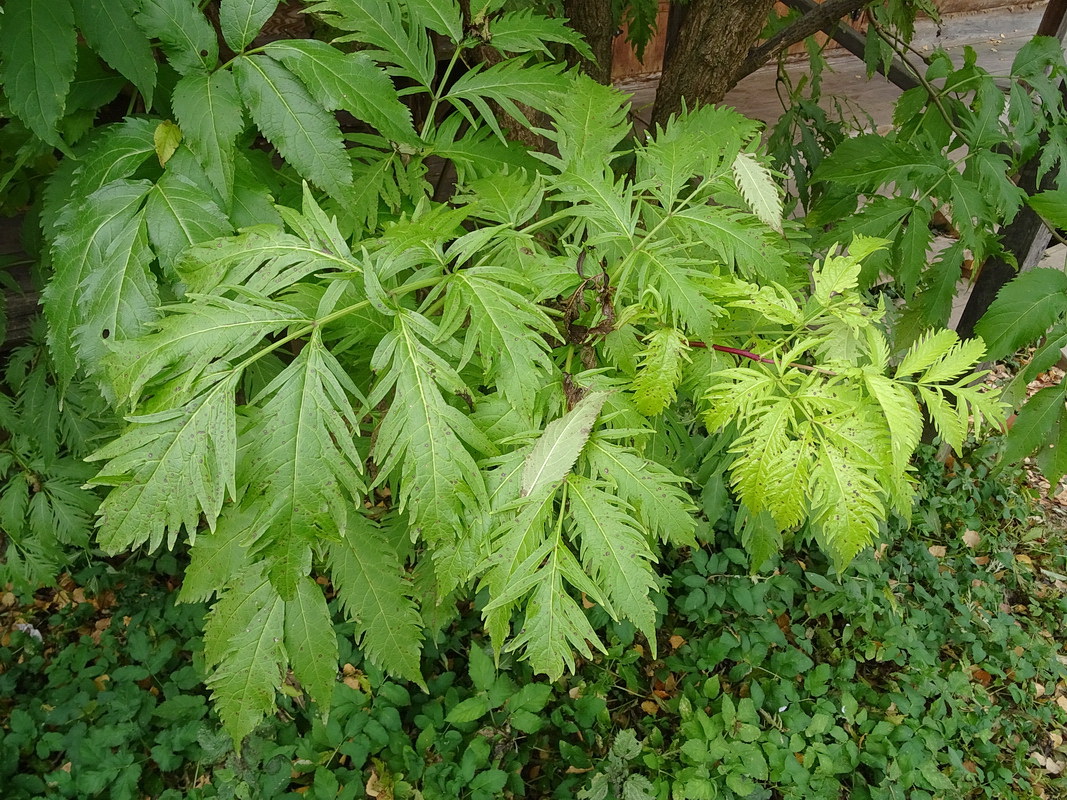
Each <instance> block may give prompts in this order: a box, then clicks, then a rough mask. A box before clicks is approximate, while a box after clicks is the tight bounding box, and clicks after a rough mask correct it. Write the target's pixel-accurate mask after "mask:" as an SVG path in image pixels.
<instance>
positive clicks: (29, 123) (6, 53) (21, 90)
mask: <svg viewBox="0 0 1067 800" xmlns="http://www.w3.org/2000/svg"><path fill="white" fill-rule="evenodd" d="M4 12H5V13H4V24H3V25H2V26H0V64H2V66H0V84H2V85H3V87H4V95H5V97H6V99H7V101H8V103H9V104H10V108H11V111H12V112H13V113H14V115H15V116H17V117H18V118H19V119H21V120H22V121H23V122H25V123H26V127H28V128H29V129H30V130H31V131H33V132H34V133H35V134H37V136H39V137H40V138H41V139H43V140H44V141H46V142H48V143H49V144H51V145H53V146H55V147H62V146H63V142H62V140H61V139H60V137H59V134H58V133H57V132H56V125H57V123H58V122H59V120H60V118H61V117H62V116H63V112H64V110H65V106H66V99H67V91H68V90H69V89H70V84H71V81H72V80H74V67H75V62H76V60H77V52H76V45H77V32H76V31H75V29H74V12H73V10H72V9H71V6H70V2H69V0H9V2H7V3H5V4H4Z"/></svg>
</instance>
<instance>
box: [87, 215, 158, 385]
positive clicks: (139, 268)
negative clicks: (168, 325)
mask: <svg viewBox="0 0 1067 800" xmlns="http://www.w3.org/2000/svg"><path fill="white" fill-rule="evenodd" d="M154 258H155V256H154V255H153V254H152V250H151V248H149V246H148V228H147V226H146V225H145V221H144V212H143V211H140V212H138V213H137V214H136V215H135V216H134V217H133V219H131V220H130V221H129V222H128V223H127V224H126V227H125V228H123V229H122V230H121V231H119V232H118V233H117V234H116V235H115V238H114V239H112V241H111V244H110V246H109V247H108V249H107V250H106V251H104V256H103V259H102V260H101V262H100V263H99V264H98V265H96V267H95V268H94V269H92V270H90V271H89V273H88V275H86V277H85V280H84V281H83V282H82V285H81V287H80V290H81V296H80V297H79V300H78V304H79V305H80V307H81V312H82V317H83V319H82V322H81V324H80V325H79V326H78V328H77V330H75V332H74V335H75V338H76V339H77V342H78V355H79V358H80V359H81V361H82V363H84V364H87V365H89V369H90V370H93V369H97V368H99V364H100V361H101V360H102V359H103V357H104V356H105V355H106V354H107V352H108V347H107V343H108V342H112V341H122V340H125V339H133V338H135V337H137V336H140V335H142V334H143V333H146V332H147V330H148V328H149V325H150V324H151V323H152V322H153V321H155V319H156V318H157V317H158V316H159V312H158V311H157V310H156V306H158V305H159V291H158V287H157V286H156V279H155V276H154V275H153V274H152V271H151V269H150V268H149V266H150V264H151V263H152V261H153V260H154Z"/></svg>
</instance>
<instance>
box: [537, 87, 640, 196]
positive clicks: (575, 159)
mask: <svg viewBox="0 0 1067 800" xmlns="http://www.w3.org/2000/svg"><path fill="white" fill-rule="evenodd" d="M628 108H629V107H628V105H627V104H626V102H625V100H624V96H623V95H622V94H621V93H620V92H619V91H618V90H616V89H614V88H612V87H610V86H604V85H603V84H600V83H597V82H596V81H595V80H593V79H592V78H590V77H588V76H585V75H580V76H577V77H575V78H574V79H573V82H572V84H571V85H570V87H568V89H567V91H565V92H563V93H561V94H559V95H557V96H556V98H555V101H554V103H553V105H552V108H551V109H550V110H549V115H550V116H551V117H552V121H553V122H554V129H553V130H549V131H544V135H545V136H546V137H547V138H549V139H550V140H552V141H553V142H555V143H556V147H557V149H558V151H559V157H558V158H556V157H555V156H550V155H547V154H538V158H541V159H542V160H544V161H546V162H547V163H549V164H551V165H553V166H556V167H557V168H558V169H559V170H560V171H561V172H562V171H563V170H565V169H570V170H571V171H573V172H575V173H577V174H582V173H586V174H589V173H591V174H594V175H596V174H599V173H600V172H601V171H603V170H604V169H605V168H606V166H608V165H610V164H611V161H612V159H613V158H614V156H615V155H617V154H616V152H615V150H616V147H618V145H619V143H620V142H622V140H623V139H625V138H626V137H627V136H628V135H629V133H630V129H631V125H630V120H629V117H628V113H629V112H628Z"/></svg>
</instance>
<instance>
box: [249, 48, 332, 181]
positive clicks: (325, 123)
mask: <svg viewBox="0 0 1067 800" xmlns="http://www.w3.org/2000/svg"><path fill="white" fill-rule="evenodd" d="M233 71H234V74H235V75H236V76H237V85H238V87H239V89H240V92H241V99H242V100H243V101H244V104H245V106H246V107H247V108H248V113H249V114H251V115H252V119H253V120H254V121H255V123H256V126H257V127H258V128H259V129H260V130H261V131H262V132H263V135H264V136H266V137H267V140H268V141H269V142H270V143H271V144H273V145H274V146H275V147H277V148H278V152H279V153H281V155H282V158H284V159H285V160H286V161H288V162H289V163H290V164H292V165H293V167H294V168H296V171H297V172H299V173H300V174H301V175H302V176H303V177H305V178H307V179H308V180H309V181H311V182H313V183H314V184H316V185H317V186H321V187H322V188H323V189H325V190H326V191H327V192H329V193H330V194H331V195H332V196H334V197H335V198H337V199H341V198H343V196H344V189H345V187H348V186H351V185H352V166H351V162H350V161H349V160H348V157H347V155H346V154H345V147H344V142H343V141H342V140H341V131H340V128H338V126H337V120H335V119H334V118H333V116H332V115H331V114H330V113H329V112H328V111H326V109H324V108H323V107H322V105H321V104H319V103H317V102H316V101H315V100H314V98H312V96H311V95H310V94H309V93H308V90H307V89H306V88H304V85H303V84H302V83H301V82H300V81H299V80H298V79H297V77H296V76H295V75H293V73H292V72H290V71H289V70H288V69H286V68H285V67H283V66H282V65H281V64H279V63H278V62H277V61H275V60H274V59H273V58H270V57H268V56H263V55H254V56H241V57H240V58H238V59H236V60H235V61H234V64H233Z"/></svg>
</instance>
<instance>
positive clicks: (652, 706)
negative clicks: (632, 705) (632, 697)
mask: <svg viewBox="0 0 1067 800" xmlns="http://www.w3.org/2000/svg"><path fill="white" fill-rule="evenodd" d="M641 710H642V711H644V712H645V713H646V714H648V715H649V716H650V717H654V716H656V714H658V713H659V704H658V703H656V702H655V701H654V700H645V702H643V703H642V704H641Z"/></svg>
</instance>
